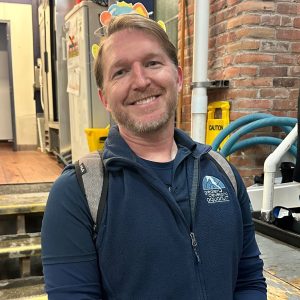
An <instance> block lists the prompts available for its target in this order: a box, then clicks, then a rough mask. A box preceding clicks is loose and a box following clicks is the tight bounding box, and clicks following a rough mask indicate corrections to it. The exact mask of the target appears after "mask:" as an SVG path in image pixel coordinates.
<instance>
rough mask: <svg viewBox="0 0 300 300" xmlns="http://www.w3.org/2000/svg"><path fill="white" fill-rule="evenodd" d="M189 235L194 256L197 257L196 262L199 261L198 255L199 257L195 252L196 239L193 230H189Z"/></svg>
mask: <svg viewBox="0 0 300 300" xmlns="http://www.w3.org/2000/svg"><path fill="white" fill-rule="evenodd" d="M190 237H191V241H192V246H193V249H194V253H195V256H196V258H197V261H198V263H199V262H200V257H199V254H198V252H197V245H198V244H197V240H196V237H195V234H194V232H191V233H190Z"/></svg>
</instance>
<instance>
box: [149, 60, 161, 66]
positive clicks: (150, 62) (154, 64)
mask: <svg viewBox="0 0 300 300" xmlns="http://www.w3.org/2000/svg"><path fill="white" fill-rule="evenodd" d="M157 65H159V62H158V61H155V60H151V61H149V62H147V63H146V67H155V66H157Z"/></svg>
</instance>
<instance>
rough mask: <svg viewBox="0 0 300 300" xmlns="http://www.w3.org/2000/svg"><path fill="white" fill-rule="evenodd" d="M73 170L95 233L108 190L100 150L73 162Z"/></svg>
mask: <svg viewBox="0 0 300 300" xmlns="http://www.w3.org/2000/svg"><path fill="white" fill-rule="evenodd" d="M75 172H76V177H77V181H78V183H79V185H80V188H81V190H82V191H83V193H84V194H85V196H86V200H87V203H88V206H89V209H90V213H91V216H92V219H93V222H94V231H95V235H96V234H97V230H98V226H99V225H100V223H101V217H102V213H103V209H104V206H105V203H106V196H107V190H108V174H107V171H106V169H105V168H104V164H103V159H102V152H98V151H96V152H92V153H88V154H87V155H85V156H83V157H82V158H80V159H79V160H78V161H76V162H75Z"/></svg>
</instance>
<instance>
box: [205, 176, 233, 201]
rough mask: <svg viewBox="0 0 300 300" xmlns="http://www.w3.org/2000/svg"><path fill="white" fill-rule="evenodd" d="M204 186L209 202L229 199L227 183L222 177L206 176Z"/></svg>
mask: <svg viewBox="0 0 300 300" xmlns="http://www.w3.org/2000/svg"><path fill="white" fill-rule="evenodd" d="M202 187H203V190H204V194H205V196H206V200H207V202H208V203H209V204H214V203H220V202H228V201H229V195H228V193H227V191H226V188H225V185H224V183H223V182H222V181H221V180H220V179H218V178H216V177H213V176H205V177H204V178H203V181H202Z"/></svg>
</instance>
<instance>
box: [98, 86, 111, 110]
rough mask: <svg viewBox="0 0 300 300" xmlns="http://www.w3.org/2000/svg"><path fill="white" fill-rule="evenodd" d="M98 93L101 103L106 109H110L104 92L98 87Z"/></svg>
mask: <svg viewBox="0 0 300 300" xmlns="http://www.w3.org/2000/svg"><path fill="white" fill-rule="evenodd" d="M98 95H99V98H100V100H101V102H102V103H103V105H104V107H105V108H106V110H108V111H110V108H109V104H108V102H107V100H106V98H105V95H104V92H103V91H102V90H100V89H99V90H98Z"/></svg>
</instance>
